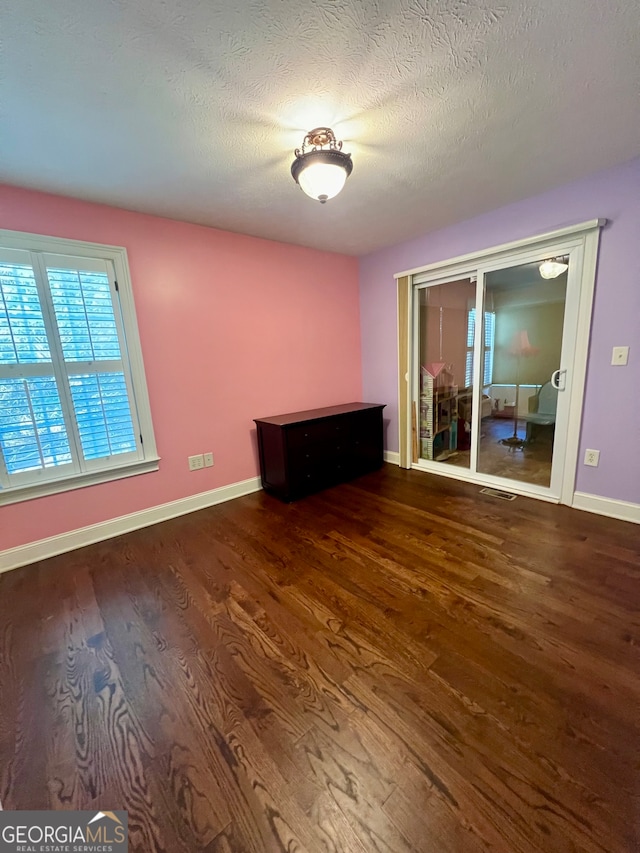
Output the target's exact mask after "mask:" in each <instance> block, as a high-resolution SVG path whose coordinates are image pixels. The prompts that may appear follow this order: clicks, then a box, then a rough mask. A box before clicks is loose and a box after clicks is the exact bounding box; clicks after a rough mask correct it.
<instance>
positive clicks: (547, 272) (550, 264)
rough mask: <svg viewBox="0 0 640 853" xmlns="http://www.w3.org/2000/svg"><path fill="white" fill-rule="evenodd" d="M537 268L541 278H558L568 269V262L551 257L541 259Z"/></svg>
mask: <svg viewBox="0 0 640 853" xmlns="http://www.w3.org/2000/svg"><path fill="white" fill-rule="evenodd" d="M538 269H539V271H540V275H541V276H542V278H558V276H559V275H562V273H563V272H564V271H565V270H568V269H569V264H565V263H562V261H561V260H559V259H558V258H552V259H551V260H549V261H543V262H542V263H541V264H540V266H539V268H538Z"/></svg>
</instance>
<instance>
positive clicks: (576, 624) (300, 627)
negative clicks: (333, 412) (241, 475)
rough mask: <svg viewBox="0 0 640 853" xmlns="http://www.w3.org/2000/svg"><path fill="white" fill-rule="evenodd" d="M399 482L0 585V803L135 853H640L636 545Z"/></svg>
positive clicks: (157, 537) (91, 557) (159, 530)
mask: <svg viewBox="0 0 640 853" xmlns="http://www.w3.org/2000/svg"><path fill="white" fill-rule="evenodd" d="M478 491H479V490H478V487H474V486H469V485H466V484H461V483H458V482H455V481H451V480H444V479H438V478H433V477H430V476H429V475H426V474H422V473H419V472H407V471H401V470H399V469H398V468H395V467H392V466H385V468H384V469H383V470H382V471H380V472H378V473H376V474H372V475H369V476H366V477H364V478H361V479H360V480H358V481H355V482H353V483H351V484H348V485H344V486H339V487H337V488H335V489H331V490H329V491H326V492H323V493H322V494H319V495H316V496H313V497H310V498H308V499H306V500H304V501H300V502H298V503H295V504H291V505H285V504H282V503H280V502H278V501H277V500H276V499H274V498H270V497H268V496H267V495H265V494H263V493H259V494H255V495H251V496H249V497H246V498H241V499H239V500H236V501H232V502H230V503H227V504H223V505H220V506H217V507H213V508H211V509H208V510H203V511H201V512H198V513H194V514H192V515H189V516H184V517H182V518H178V519H174V520H172V521H170V522H166V523H164V524H161V525H157V526H155V527H150V528H147V529H144V530H140V531H137V532H135V533H131V534H128V535H126V536H122V537H119V538H117V539H112V540H109V541H107V542H103V543H100V544H97V545H93V546H91V547H89V548H85V549H82V550H79V551H76V552H74V553H71V554H66V555H62V556H60V557H57V558H54V559H51V560H48V561H46V562H42V563H40V564H36V565H33V566H29V567H25V568H23V569H19V570H16V571H14V572H9V573H7V574H5V575H3V576H2V577H0V685H1V692H0V800H1V801H2V803H3V805H4V807H5V808H9V809H45V808H55V809H73V808H100V809H107V808H108V809H114V808H124V809H127V810H128V812H129V826H130V838H131V841H130V849H131V850H132V851H141V853H152V851H166V852H167V853H180V851H189V853H191V851H198V853H200V851H202V853H237V851H242V853H271V851H291V853H293V851H303V850H306V851H310V853H315V851H345V853H363V852H364V853H371V851H385V853H388V851H419V853H431V851H433V853H471V851H491V853H529V851H545V853H555V851H558V853H568V851H580V853H583V851H587V853H592V852H593V853H596V851H599V853H618V851H636V850H638V849H640V826H639V820H640V817H639V816H640V733H639V729H640V720H639V716H640V713H639V712H640V652H639V650H640V615H639V610H640V608H639V606H638V605H639V604H640V554H639V546H640V536H639V531H638V528H637V527H635V526H633V525H631V524H626V523H624V522H616V521H613V520H609V519H604V518H600V517H597V516H593V515H588V514H584V513H580V512H577V511H573V510H570V509H567V508H565V507H557V506H552V505H550V504H545V503H542V502H536V501H532V500H528V499H526V498H518V499H517V500H516V501H514V502H513V503H506V502H501V501H498V500H496V499H492V498H489V497H485V496H483V495H480V494H479V493H478Z"/></svg>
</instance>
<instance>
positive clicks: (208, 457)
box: [202, 453, 213, 468]
mask: <svg viewBox="0 0 640 853" xmlns="http://www.w3.org/2000/svg"><path fill="white" fill-rule="evenodd" d="M202 455H203V457H204V467H205V468H211V466H212V465H213V453H203V454H202Z"/></svg>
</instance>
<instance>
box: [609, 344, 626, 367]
mask: <svg viewBox="0 0 640 853" xmlns="http://www.w3.org/2000/svg"><path fill="white" fill-rule="evenodd" d="M628 361H629V347H614V348H613V352H612V353H611V364H615V365H617V366H618V367H621V366H624V365H625V364H626V363H627V362H628Z"/></svg>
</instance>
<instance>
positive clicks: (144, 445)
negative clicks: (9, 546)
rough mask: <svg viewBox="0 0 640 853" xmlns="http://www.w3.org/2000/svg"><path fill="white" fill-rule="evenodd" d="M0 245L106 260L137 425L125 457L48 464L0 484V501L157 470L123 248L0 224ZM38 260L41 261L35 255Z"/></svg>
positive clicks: (8, 502) (157, 464)
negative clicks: (24, 480) (33, 475)
mask: <svg viewBox="0 0 640 853" xmlns="http://www.w3.org/2000/svg"><path fill="white" fill-rule="evenodd" d="M0 247H2V248H3V249H9V250H12V249H17V250H22V251H28V252H36V253H38V255H58V256H60V255H67V256H71V258H75V259H76V260H77V259H78V258H85V259H87V260H88V261H95V260H100V261H105V262H107V264H108V263H109V262H110V263H111V265H112V266H113V271H114V275H115V281H116V282H117V293H116V296H117V299H118V302H119V308H120V318H119V319H121V321H122V326H121V330H122V332H123V334H124V342H125V344H126V346H125V348H124V349H123V350H122V360H123V361H125V362H127V363H128V365H129V370H130V375H131V383H132V391H133V394H132V399H133V402H134V405H135V415H136V416H137V421H138V427H139V430H140V452H139V453H137V454H125V455H126V456H127V459H126V460H125V461H115V462H114V461H113V460H117V457H109V459H110V461H109V463H108V465H106V466H104V467H101V466H98V465H96V464H95V462H91V463H90V464H88V465H87V468H88V469H89V470H87V471H84V472H81V473H78V472H76V471H74V472H72V473H59V475H58V476H56V472H55V467H54V468H52V469H49V471H48V472H47V477H46V479H44V478H43V480H42V481H41V482H37V483H29V484H24V485H14V486H6V485H5V486H3V488H2V489H0V506H4V505H6V504H12V503H17V502H19V501H25V500H32V499H33V498H40V497H44V496H46V495H53V494H57V493H59V492H66V491H70V490H72V489H78V488H82V487H85V486H93V485H96V484H98V483H106V482H109V481H111V480H118V479H121V478H123V477H132V476H134V475H137V474H145V473H148V472H151V471H157V470H158V468H159V461H160V457H159V456H158V452H157V448H156V442H155V436H154V432H153V424H152V421H151V407H150V404H149V393H148V390H147V382H146V378H145V371H144V362H143V359H142V348H141V346H140V336H139V333H138V322H137V318H136V309H135V303H134V300H133V290H132V286H131V277H130V274H129V262H128V259H127V250H126V249H125V248H124V247H123V246H109V245H104V244H101V243H88V242H85V241H82V240H67V239H62V238H59V237H48V236H43V235H40V234H30V233H26V232H22V231H7V230H2V229H0ZM39 262H40V263H41V259H39ZM72 266H73V265H72V264H71V267H72ZM114 308H115V309H116V310H117V308H118V303H116V302H115V300H114ZM43 310H45V306H43ZM118 325H119V323H118ZM132 455H135V456H136V458H135V459H132V458H131V456H132ZM61 467H66V466H61Z"/></svg>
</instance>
